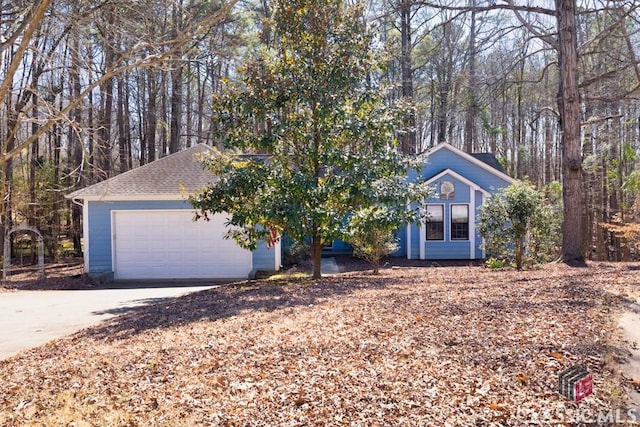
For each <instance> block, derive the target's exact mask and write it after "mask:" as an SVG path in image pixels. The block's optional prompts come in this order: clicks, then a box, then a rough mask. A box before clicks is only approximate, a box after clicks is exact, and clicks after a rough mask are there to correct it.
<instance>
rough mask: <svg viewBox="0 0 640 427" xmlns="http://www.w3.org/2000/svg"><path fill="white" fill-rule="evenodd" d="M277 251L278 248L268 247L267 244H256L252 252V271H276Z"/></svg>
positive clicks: (262, 242)
mask: <svg viewBox="0 0 640 427" xmlns="http://www.w3.org/2000/svg"><path fill="white" fill-rule="evenodd" d="M279 250H280V247H279V246H273V247H269V246H268V245H267V242H264V241H261V242H258V247H257V248H256V250H254V251H253V252H252V256H253V268H254V270H262V271H274V270H277V269H278V268H279V267H278V266H276V251H279Z"/></svg>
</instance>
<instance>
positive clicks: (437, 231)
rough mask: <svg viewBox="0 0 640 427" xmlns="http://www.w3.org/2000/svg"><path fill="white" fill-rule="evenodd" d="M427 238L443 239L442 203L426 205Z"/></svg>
mask: <svg viewBox="0 0 640 427" xmlns="http://www.w3.org/2000/svg"><path fill="white" fill-rule="evenodd" d="M427 240H444V206H443V205H427Z"/></svg>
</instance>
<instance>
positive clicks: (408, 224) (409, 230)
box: [406, 203, 420, 259]
mask: <svg viewBox="0 0 640 427" xmlns="http://www.w3.org/2000/svg"><path fill="white" fill-rule="evenodd" d="M410 209H411V203H407V210H410ZM412 225H413V224H411V223H407V229H406V233H407V243H406V244H407V259H411V226H412ZM418 228H420V227H419V226H418Z"/></svg>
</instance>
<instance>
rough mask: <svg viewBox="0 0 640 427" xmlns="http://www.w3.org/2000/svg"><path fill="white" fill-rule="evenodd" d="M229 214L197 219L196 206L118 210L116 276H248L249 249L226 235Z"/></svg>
mask: <svg viewBox="0 0 640 427" xmlns="http://www.w3.org/2000/svg"><path fill="white" fill-rule="evenodd" d="M224 223H225V216H223V215H215V216H213V217H212V218H211V220H210V221H204V220H199V221H195V222H194V221H193V212H192V211H187V210H180V211H176V210H173V211H159V210H153V211H114V212H113V223H112V230H113V246H112V247H113V249H114V250H113V267H114V272H115V278H116V279H202V278H246V277H247V276H248V275H249V273H250V272H251V269H252V255H251V252H250V251H248V250H246V249H242V248H240V247H239V246H238V245H236V243H235V241H233V240H227V239H224V238H223V234H224V229H225V225H224Z"/></svg>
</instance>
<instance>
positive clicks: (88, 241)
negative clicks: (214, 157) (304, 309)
mask: <svg viewBox="0 0 640 427" xmlns="http://www.w3.org/2000/svg"><path fill="white" fill-rule="evenodd" d="M212 153H214V150H213V149H212V148H211V147H208V146H206V145H197V146H194V147H191V148H189V149H187V150H184V151H182V152H179V153H176V154H172V155H169V156H167V157H163V158H161V159H159V160H156V161H154V162H151V163H148V164H146V165H144V166H141V167H139V168H136V169H133V170H130V171H128V172H125V173H123V174H121V175H118V176H115V177H113V178H110V179H107V180H105V181H102V182H100V183H97V184H94V185H91V186H89V187H86V188H83V189H80V190H78V191H75V192H73V193H71V194H69V195H67V198H69V199H72V200H73V201H74V202H76V203H82V207H83V239H84V262H85V271H86V272H87V273H88V274H90V275H102V276H106V277H107V278H108V279H115V280H125V279H214V278H217V279H226V278H229V279H231V278H234V279H235V278H247V277H250V276H251V275H252V274H253V273H254V272H255V271H257V270H267V271H269V270H278V269H279V268H280V266H281V259H282V247H281V243H280V242H278V243H277V244H276V245H275V246H272V247H269V245H267V243H266V242H261V243H260V244H259V245H258V248H257V249H256V250H254V251H249V250H246V249H242V248H240V247H239V246H238V245H237V244H236V243H235V241H234V240H228V239H224V237H223V236H224V234H225V230H226V215H224V214H218V215H214V216H213V217H211V220H210V221H204V220H199V221H194V220H193V219H194V216H195V211H194V209H193V207H192V206H191V204H190V203H189V201H188V198H187V195H188V194H192V193H193V192H194V191H195V190H197V189H199V188H201V187H203V186H205V185H207V184H210V183H212V182H214V180H215V176H213V174H211V173H210V172H209V171H208V170H206V169H204V168H203V166H202V164H201V161H200V158H199V156H201V155H208V154H212ZM424 158H425V162H424V165H423V167H422V170H421V171H420V174H421V178H422V179H425V180H426V181H427V182H428V183H430V184H432V185H433V187H434V189H435V195H434V197H433V198H431V199H429V200H426V201H425V204H424V206H422V207H420V208H423V209H425V210H426V212H428V213H429V216H428V220H426V221H424V222H422V223H420V224H409V225H407V226H406V227H405V228H404V229H403V230H401V231H400V233H399V239H400V249H399V250H398V251H397V252H396V253H395V254H394V255H397V256H403V257H407V258H409V259H434V260H442V259H482V258H484V257H485V254H484V250H483V247H482V240H481V237H480V236H479V234H478V231H477V229H476V227H475V224H476V218H477V215H478V208H479V207H480V206H481V205H482V203H483V202H484V200H486V198H487V197H490V196H491V194H492V193H493V192H495V191H497V190H499V189H501V188H504V187H507V186H509V185H510V184H512V183H514V182H515V180H514V179H513V178H511V177H510V176H508V175H507V174H506V173H505V172H504V170H503V169H502V167H501V165H500V164H499V163H498V161H497V160H496V158H495V157H494V156H493V155H491V154H487V153H478V154H468V153H465V152H463V151H461V150H458V149H457V148H455V147H453V146H451V145H449V144H446V143H443V144H439V145H437V146H435V147H433V148H432V149H430V150H429V151H428V152H426V153H425V154H424ZM414 173H415V172H414ZM410 178H415V175H414V176H412V177H410ZM414 207H415V206H414ZM348 250H349V247H348V245H346V244H345V243H344V242H340V241H336V242H334V243H333V244H332V245H330V246H328V247H326V248H325V251H324V252H325V253H327V254H330V253H343V252H345V251H348Z"/></svg>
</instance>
